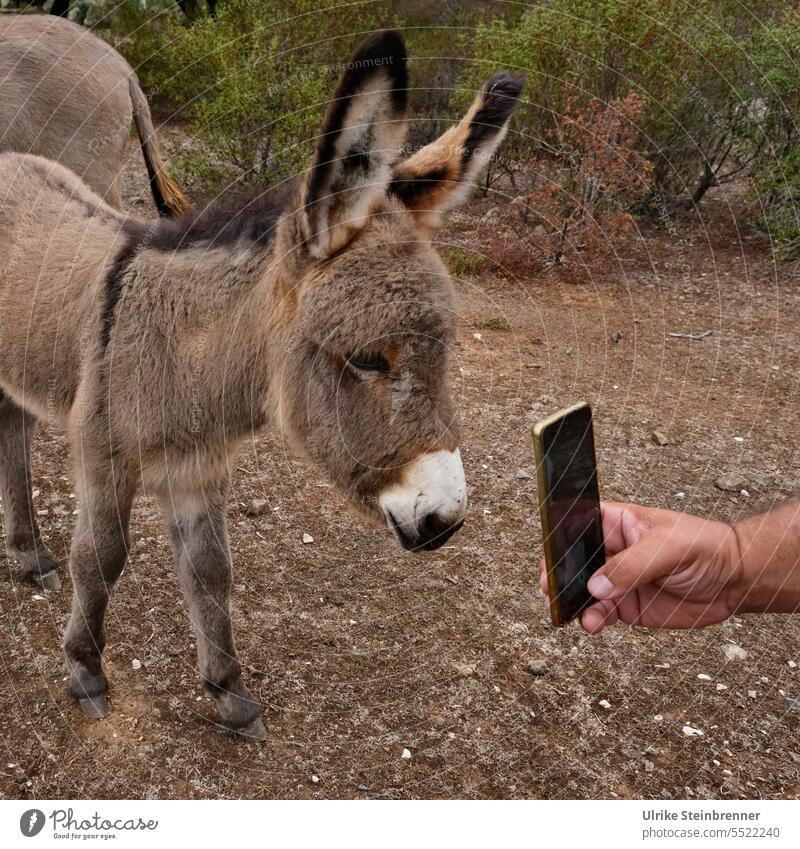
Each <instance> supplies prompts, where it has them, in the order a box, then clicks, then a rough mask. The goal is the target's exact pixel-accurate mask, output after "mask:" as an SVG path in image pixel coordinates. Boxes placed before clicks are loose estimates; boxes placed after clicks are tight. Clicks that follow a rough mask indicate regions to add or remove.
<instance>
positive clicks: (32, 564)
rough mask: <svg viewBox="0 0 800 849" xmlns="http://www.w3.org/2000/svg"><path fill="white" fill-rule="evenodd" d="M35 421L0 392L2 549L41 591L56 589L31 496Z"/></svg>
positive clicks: (51, 561) (52, 561)
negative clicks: (32, 446)
mask: <svg viewBox="0 0 800 849" xmlns="http://www.w3.org/2000/svg"><path fill="white" fill-rule="evenodd" d="M35 429H36V420H35V419H34V418H33V416H31V414H30V413H28V412H26V411H25V410H23V409H22V407H20V406H18V405H17V404H15V403H14V402H13V401H12V400H11V399H10V398H9V397H7V396H6V395H4V394H3V393H2V391H0V494H2V497H3V513H4V517H5V532H6V551H7V552H8V556H9V557H10V558H11V559H12V560H16V561H17V562H18V563H19V564H20V566H21V567H22V574H23V575H24V576H25V577H26V578H29V579H30V580H32V581H33V582H34V583H36V584H37V585H38V586H40V587H41V588H42V589H45V590H58V589H59V588H60V586H61V582H60V581H59V578H58V572H57V571H56V561H55V559H54V558H53V555H52V554H51V553H50V552H49V551H48V550H47V548H46V547H45V545H44V543H43V542H42V538H41V535H40V533H39V526H38V524H37V523H36V516H35V513H34V509H33V499H32V496H31V470H30V442H31V437H32V436H33V432H34V430H35Z"/></svg>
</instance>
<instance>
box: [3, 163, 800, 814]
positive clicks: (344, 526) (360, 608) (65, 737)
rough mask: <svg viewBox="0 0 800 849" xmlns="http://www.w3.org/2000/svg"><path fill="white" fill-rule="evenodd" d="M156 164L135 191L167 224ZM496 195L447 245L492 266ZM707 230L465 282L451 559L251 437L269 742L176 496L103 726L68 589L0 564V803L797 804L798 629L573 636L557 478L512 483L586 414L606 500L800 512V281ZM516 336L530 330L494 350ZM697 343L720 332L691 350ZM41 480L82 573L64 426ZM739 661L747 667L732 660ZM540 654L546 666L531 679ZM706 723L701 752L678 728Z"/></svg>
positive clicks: (249, 554)
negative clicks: (558, 580) (178, 555)
mask: <svg viewBox="0 0 800 849" xmlns="http://www.w3.org/2000/svg"><path fill="white" fill-rule="evenodd" d="M134 161H135V163H136V164H135V167H134V169H133V172H132V175H131V177H130V178H129V185H128V193H127V196H128V200H129V203H130V204H131V206H132V207H133V208H135V209H137V210H139V211H140V212H141V213H142V214H145V215H151V214H152V208H151V205H150V202H149V197H148V194H147V190H146V186H145V185H144V184H143V182H142V174H141V166H140V164H139V163H138V158H136V157H134ZM494 202H495V203H496V202H497V201H496V200H495V201H494ZM489 203H490V202H489V201H478V202H476V203H475V204H474V205H473V207H471V208H470V209H469V210H468V211H467V212H466V213H464V214H462V215H460V216H459V217H458V218H457V219H456V220H455V221H454V222H453V224H452V226H450V227H449V228H448V229H447V230H446V231H445V232H444V233H443V234H442V242H443V243H445V244H459V245H461V246H462V247H466V248H467V249H479V247H480V244H481V232H482V230H481V227H480V226H478V224H477V222H478V221H479V219H480V216H481V214H482V213H483V211H484V210H485V208H486V206H487V204H489ZM706 218H707V221H706V222H705V224H706V226H703V225H702V224H699V223H697V222H694V223H691V222H690V223H684V224H680V225H679V228H678V233H677V235H675V236H672V237H670V236H669V235H667V234H666V233H665V232H664V231H650V232H645V233H641V234H639V235H637V236H635V237H631V238H629V239H627V240H626V243H625V244H624V245H621V246H618V247H620V249H624V255H623V256H617V257H616V258H615V257H611V258H610V259H609V260H608V262H607V263H604V264H603V268H602V269H601V272H600V273H594V274H591V275H590V274H583V275H568V274H565V273H563V272H560V273H546V272H542V273H537V274H532V275H529V276H528V277H527V278H526V279H524V280H519V279H515V278H514V277H513V275H509V274H506V273H504V271H503V269H498V268H494V267H491V266H487V267H485V268H484V269H483V270H482V272H481V274H480V275H478V276H468V277H466V278H462V279H459V280H458V282H457V287H458V291H459V295H460V299H461V305H462V319H461V328H460V341H459V344H458V347H457V350H456V362H455V363H454V373H453V381H454V391H455V394H456V396H457V398H458V402H459V406H460V411H461V416H462V418H463V423H464V445H463V449H462V451H463V456H464V461H465V465H466V469H467V475H468V481H469V486H470V504H471V506H470V511H469V516H468V521H467V523H466V524H465V526H464V529H463V530H462V532H461V533H459V534H458V535H457V536H456V537H454V538H453V540H452V541H451V542H450V543H449V544H448V545H447V546H446V547H445V548H443V549H441V550H439V551H437V552H435V553H433V554H432V555H428V556H412V555H408V554H405V553H403V552H401V551H400V550H399V549H398V547H397V546H396V545H395V544H394V542H393V541H392V540H391V538H390V536H389V533H388V531H386V530H381V529H375V528H368V527H365V526H364V525H363V524H362V523H361V521H360V520H359V519H358V518H356V517H354V516H352V515H351V514H350V513H349V512H348V511H347V509H346V507H345V504H344V503H343V501H342V499H341V498H339V497H338V496H337V495H336V493H335V492H334V491H333V490H332V489H331V488H330V487H329V486H328V485H327V483H326V481H325V480H324V479H323V478H322V476H321V475H320V474H319V473H318V472H317V471H315V470H313V469H309V468H306V467H303V466H301V465H299V464H298V463H296V462H295V461H294V460H293V459H292V458H291V457H289V456H287V454H286V451H285V450H284V447H283V446H282V445H281V443H280V442H279V441H277V440H275V439H274V438H272V437H271V436H270V435H268V434H261V435H258V436H256V437H255V438H254V439H253V440H252V442H251V443H249V444H248V446H247V447H246V450H245V451H244V452H243V454H242V455H241V457H240V458H239V459H238V461H237V463H236V469H237V472H236V478H235V481H234V493H233V497H232V499H231V503H230V511H229V517H230V528H231V537H232V546H233V551H234V558H235V592H234V596H233V606H234V616H235V620H236V622H235V626H236V633H237V636H238V645H239V649H240V652H241V655H242V658H243V661H244V663H245V664H247V665H248V669H249V671H248V679H249V681H250V684H251V687H252V689H253V692H254V693H255V695H256V696H257V697H259V698H260V699H261V700H262V702H263V704H264V705H265V720H266V722H267V724H268V726H269V731H270V736H269V740H268V742H266V743H265V744H262V745H257V744H251V743H246V742H243V741H241V740H239V739H235V738H232V737H231V736H229V735H227V734H224V733H222V732H219V731H218V730H216V729H215V727H214V726H213V725H212V724H211V723H210V721H209V719H210V716H211V707H212V706H211V704H210V703H209V702H208V701H207V700H206V699H205V698H204V697H203V696H202V695H201V689H200V686H199V682H198V677H197V672H196V665H195V657H194V646H193V638H192V635H191V632H190V628H189V622H188V619H187V616H186V613H185V609H184V606H183V603H182V601H181V598H180V596H179V594H178V592H177V588H176V584H175V581H174V577H173V572H172V565H171V555H170V551H169V546H168V541H167V539H166V537H165V530H164V526H163V524H162V522H161V519H160V517H159V515H158V513H157V511H156V509H155V505H154V503H152V502H150V501H148V500H146V499H144V500H141V501H140V502H139V503H138V506H137V508H136V511H135V515H134V519H133V538H134V541H135V545H134V550H133V554H132V557H131V560H130V563H129V565H128V567H127V569H126V572H125V575H124V577H123V579H122V581H121V582H120V585H119V587H118V589H117V591H116V593H115V595H114V597H113V600H112V603H111V606H110V610H109V619H108V634H109V644H108V648H107V650H106V655H105V657H106V664H107V669H108V672H109V676H110V679H111V687H112V689H111V693H110V702H111V708H112V710H111V714H110V716H109V717H108V719H107V720H105V721H103V722H94V721H91V720H89V719H86V718H84V717H83V716H81V715H80V714H79V713H78V712H77V710H76V709H75V708H74V707H73V705H72V704H71V702H70V701H69V699H68V698H67V696H66V695H65V691H64V684H63V676H64V671H63V665H62V658H61V654H60V648H59V641H60V633H61V631H62V628H63V626H64V624H65V622H66V618H67V612H68V606H69V599H70V586H69V580H68V577H67V573H66V568H64V570H63V575H64V583H65V588H64V590H63V591H62V592H61V593H60V594H59V595H55V596H47V597H46V598H43V597H41V596H40V595H38V594H37V593H36V591H35V590H34V589H32V588H31V587H30V586H28V585H26V584H23V583H20V582H19V580H18V578H17V576H16V573H15V571H14V566H13V564H11V563H9V562H8V561H4V560H0V663H2V678H3V687H2V690H1V691H0V749H1V750H2V763H0V794H2V796H4V797H21V796H30V797H39V798H42V797H45V798H48V797H49V798H58V797H62V798H63V797H85V798H97V797H100V798H110V797H123V798H124V797H139V796H145V797H161V798H174V797H214V798H216V797H260V798H274V797H379V798H401V797H402V798H408V797H548V798H550V797H621V798H630V797H645V798H649V797H668V798H670V797H682V798H725V797H729V798H762V797H764V798H774V797H795V796H797V795H798V793H799V792H800V737H798V730H799V729H800V712H793V711H791V710H790V709H789V708H788V707H787V704H786V702H785V701H784V696H788V697H793V698H800V668H797V667H795V662H796V663H800V621H798V619H797V617H784V618H778V617H773V616H763V617H742V618H737V619H734V620H732V621H730V622H728V623H726V624H725V625H724V626H721V627H715V628H709V629H707V630H704V631H700V632H694V633H676V632H672V633H654V632H649V631H642V630H639V631H634V630H631V629H628V628H625V627H615V628H614V629H612V630H610V631H608V632H606V633H604V634H603V635H602V636H600V637H597V638H589V637H587V636H586V635H584V634H583V633H582V632H580V630H579V629H578V628H576V627H568V628H565V629H562V630H558V631H556V630H553V629H552V628H551V627H550V625H549V621H548V616H547V613H546V611H545V609H544V606H543V604H542V599H541V595H540V592H539V590H538V587H537V577H536V571H537V570H536V562H537V560H538V557H539V555H540V550H541V532H540V528H539V521H538V516H537V511H536V501H535V484H534V482H533V481H532V480H530V479H527V478H524V477H519V476H518V474H517V470H518V469H525V470H527V471H529V472H531V471H533V466H532V457H531V453H532V452H531V445H530V440H529V430H530V427H531V425H532V424H533V422H534V421H535V420H536V419H538V418H540V417H541V416H543V415H545V414H546V413H549V412H551V411H552V410H555V409H556V408H558V407H560V406H563V405H566V404H568V403H570V402H573V401H575V400H577V399H581V398H584V399H586V400H589V401H591V402H592V403H593V404H594V407H595V416H596V431H597V440H598V451H599V456H600V464H601V468H600V474H601V487H602V490H603V494H604V496H605V497H606V498H617V499H631V500H633V499H635V500H638V501H642V502H646V503H650V504H655V505H659V506H664V507H671V508H680V509H685V510H689V511H693V512H697V513H701V514H703V515H706V516H711V517H716V518H719V519H725V520H734V519H736V518H737V517H739V516H742V515H746V514H750V513H753V512H755V511H758V510H762V509H765V508H768V507H769V506H770V505H771V504H773V503H774V502H775V501H776V500H779V499H783V498H786V497H789V496H793V495H796V493H797V490H798V481H799V479H800V458H798V453H797V439H796V430H797V409H798V403H797V402H798V390H797V381H796V375H797V373H798V364H799V363H798V361H799V360H800V340H799V339H798V327H799V326H800V320H799V319H798V307H799V306H800V296H799V295H798V285H797V284H798V280H797V277H793V276H792V269H789V268H785V267H784V268H778V269H776V268H774V267H773V266H772V265H771V264H770V262H769V260H768V256H767V253H766V251H765V247H764V245H763V244H762V242H761V240H760V238H759V237H758V236H757V234H755V233H754V232H750V231H744V232H741V231H737V230H736V229H735V227H734V225H733V224H732V222H731V220H730V216H729V215H728V213H727V209H726V206H725V199H724V198H723V197H720V198H718V199H717V201H716V206H715V205H714V204H710V205H709V207H708V208H707V210H706ZM498 317H505V319H507V322H508V324H509V325H510V330H498V329H491V328H492V327H501V326H503V324H504V322H502V321H500V322H498V321H496V320H495V321H493V319H497V318H498ZM704 330H711V331H712V334H711V335H710V336H708V337H706V338H704V339H703V340H702V341H688V340H686V339H676V338H671V337H669V336H668V333H669V332H670V331H691V332H700V331H704ZM616 331H622V333H623V334H624V335H623V337H622V338H621V339H620V341H619V342H616V343H615V342H612V341H611V336H612V334H613V333H615V332H616ZM654 429H658V430H660V431H662V432H663V433H665V434H666V435H667V437H668V440H669V443H668V444H667V445H666V446H664V447H658V446H656V445H655V444H654V443H653V442H652V440H651V433H652V431H653V430H654ZM34 467H35V468H34V479H35V485H36V488H37V490H38V491H39V494H38V495H37V498H36V503H37V507H38V508H39V511H40V512H41V513H42V514H43V515H41V517H40V519H41V523H42V526H43V531H44V534H45V537H46V539H47V541H48V544H49V545H50V546H51V547H52V548H53V549H54V551H55V552H56V553H57V554H58V556H59V557H60V558H62V561H63V559H64V558H65V554H66V550H67V546H68V542H69V535H70V528H71V525H72V511H73V510H74V506H75V505H74V498H72V497H71V494H70V493H71V492H72V489H71V485H70V482H69V463H68V460H67V457H66V456H65V451H64V445H63V439H62V437H61V435H60V434H59V433H57V432H55V431H52V430H50V429H48V428H45V429H43V430H42V432H41V433H40V435H39V436H38V438H37V442H36V447H35V452H34ZM723 472H738V473H741V475H742V477H743V478H744V479H745V480H746V481H747V485H746V491H747V493H748V495H746V496H745V495H738V494H731V493H723V492H721V491H719V490H718V489H716V488H715V487H714V485H713V481H714V479H715V478H716V477H717V476H718V475H719V474H720V473H723ZM255 497H261V498H267V499H269V502H270V506H271V509H270V510H269V511H268V512H267V514H266V515H263V516H260V517H257V518H250V517H247V516H246V515H245V514H244V512H243V510H242V505H243V504H246V503H247V502H248V501H249V500H251V499H252V498H255ZM304 533H310V534H312V535H313V537H314V543H313V544H312V545H303V543H302V536H303V534H304ZM730 642H734V643H736V644H737V645H739V646H741V647H743V648H744V649H745V650H746V652H747V659H746V660H743V661H727V660H726V659H725V658H724V656H723V654H722V651H721V649H722V646H724V645H725V644H726V643H730ZM134 659H137V660H140V661H141V663H142V668H141V669H138V670H137V669H134V668H132V661H133V660H134ZM531 659H543V660H544V661H546V663H547V667H548V671H547V673H546V674H544V675H542V676H539V677H534V676H531V675H530V674H528V673H527V672H526V664H527V662H528V661H529V660H531ZM700 674H702V675H704V676H709V678H710V680H703V679H699V678H698V675H700ZM719 685H724V687H725V689H721V688H720V686H719ZM603 700H605V701H603ZM601 702H602V704H601ZM604 704H607V705H608V706H607V707H605V706H604ZM686 724H692V725H694V726H695V727H697V728H699V729H701V730H702V731H703V732H704V735H703V736H697V737H691V738H688V737H686V736H684V734H683V732H682V727H683V726H684V725H686ZM404 749H408V750H409V751H410V753H411V757H410V758H403V750H404Z"/></svg>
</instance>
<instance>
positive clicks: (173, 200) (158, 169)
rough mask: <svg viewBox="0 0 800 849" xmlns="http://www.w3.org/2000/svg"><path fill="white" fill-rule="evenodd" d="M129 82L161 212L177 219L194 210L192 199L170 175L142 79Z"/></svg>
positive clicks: (145, 160) (141, 140)
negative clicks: (159, 143) (159, 144)
mask: <svg viewBox="0 0 800 849" xmlns="http://www.w3.org/2000/svg"><path fill="white" fill-rule="evenodd" d="M128 85H129V88H130V94H131V104H132V106H133V120H134V123H135V124H136V132H137V133H138V135H139V143H140V144H141V146H142V156H144V164H145V165H146V166H147V175H148V177H149V178H150V190H151V191H152V192H153V200H154V201H155V203H156V208H157V209H158V212H159V214H160V215H163V216H164V217H166V218H174V217H175V216H176V215H181V214H182V213H184V212H186V211H187V210H189V209H190V204H189V201H187V200H186V198H185V197H184V196H183V193H182V192H181V190H180V189H179V188H178V185H177V183H176V182H175V181H174V180H173V179H172V177H170V175H169V172H168V171H167V167H166V165H164V162H163V161H162V159H161V152H160V150H159V147H158V140H157V139H156V133H155V127H153V119H152V117H151V115H150V107H149V105H148V103H147V98H146V97H145V96H144V92H143V91H142V88H141V86H140V85H139V81H138V80H137V79H136V77H135V76H132V77H131V78H130V80H129V83H128Z"/></svg>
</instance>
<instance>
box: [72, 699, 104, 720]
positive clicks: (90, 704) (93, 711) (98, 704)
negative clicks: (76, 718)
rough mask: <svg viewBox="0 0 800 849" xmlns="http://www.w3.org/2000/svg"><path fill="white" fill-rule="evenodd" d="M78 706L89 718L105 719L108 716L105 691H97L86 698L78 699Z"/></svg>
mask: <svg viewBox="0 0 800 849" xmlns="http://www.w3.org/2000/svg"><path fill="white" fill-rule="evenodd" d="M78 707H79V708H80V709H81V710H82V711H83V712H84V713H85V714H86V716H88V717H89V718H90V719H105V717H106V716H108V700H107V699H106V695H105V693H98V694H97V695H96V696H90V697H89V698H86V699H78Z"/></svg>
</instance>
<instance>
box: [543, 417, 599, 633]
mask: <svg viewBox="0 0 800 849" xmlns="http://www.w3.org/2000/svg"><path fill="white" fill-rule="evenodd" d="M588 406H589V404H587V403H586V401H579V402H578V403H577V404H572V406H570V407H565V408H564V409H563V410H558V411H557V412H555V413H553V414H552V415H550V416H547V418H544V419H542V420H541V421H538V422H536V424H535V425H534V426H533V454H534V458H535V460H536V481H537V484H538V490H539V492H538V497H539V515H540V517H541V520H542V533H543V535H544V540H543V541H544V563H545V571H546V572H547V587H548V593H549V596H550V619H551V620H552V622H553V625H555V626H556V627H560V626H561V625H565V624H566V622H565V621H564V618H563V617H562V615H561V609H560V608H559V606H558V585H557V584H556V577H555V573H554V567H555V564H554V563H553V560H554V558H553V549H552V545H551V543H550V505H549V501H548V487H547V478H546V476H545V470H544V445H543V443H542V437H543V435H544V432H545V430H547V428H548V427H550V426H551V425H553V424H555V423H556V422H558V421H559V420H560V419H563V418H564V417H565V416H568V415H569V414H570V413H574V412H575V411H576V410H582V409H584V408H586V407H588Z"/></svg>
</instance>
